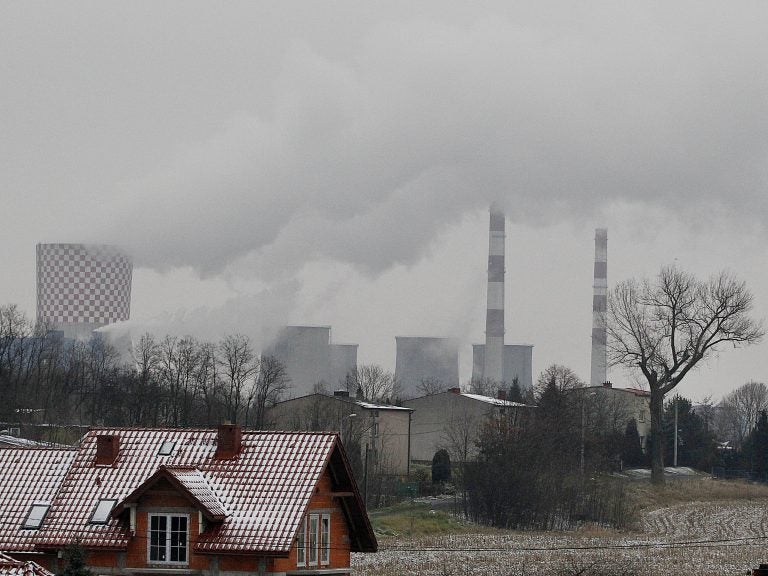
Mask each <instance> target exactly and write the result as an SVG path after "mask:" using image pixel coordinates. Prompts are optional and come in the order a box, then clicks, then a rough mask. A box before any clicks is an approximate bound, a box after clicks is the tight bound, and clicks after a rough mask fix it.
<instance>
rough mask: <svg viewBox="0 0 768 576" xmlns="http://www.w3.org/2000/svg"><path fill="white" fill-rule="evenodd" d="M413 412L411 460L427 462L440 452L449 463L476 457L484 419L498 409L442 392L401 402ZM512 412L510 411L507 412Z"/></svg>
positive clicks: (497, 412)
mask: <svg viewBox="0 0 768 576" xmlns="http://www.w3.org/2000/svg"><path fill="white" fill-rule="evenodd" d="M403 405H404V406H407V407H408V408H413V409H414V412H413V416H412V421H411V458H412V460H416V461H427V462H431V461H432V457H433V456H434V455H435V452H437V451H438V450H440V449H441V448H444V449H446V450H448V453H449V454H450V455H451V460H452V461H454V462H456V461H463V460H465V459H471V458H473V457H474V456H475V455H476V454H477V446H476V445H475V441H476V439H477V436H478V433H479V432H480V429H481V426H482V425H483V423H484V422H485V420H486V417H488V416H492V415H495V414H499V413H500V412H499V408H497V407H495V406H493V405H491V404H487V403H485V402H481V401H478V400H474V399H472V398H467V397H466V396H462V395H461V394H454V393H453V392H443V393H441V394H433V395H431V396H424V397H422V398H414V399H413V400H407V401H405V402H403ZM508 409H512V408H508Z"/></svg>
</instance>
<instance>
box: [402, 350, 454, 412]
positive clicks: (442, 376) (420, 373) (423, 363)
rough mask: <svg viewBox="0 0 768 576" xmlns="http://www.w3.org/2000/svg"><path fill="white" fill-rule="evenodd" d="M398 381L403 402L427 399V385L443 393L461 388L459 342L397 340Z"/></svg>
mask: <svg viewBox="0 0 768 576" xmlns="http://www.w3.org/2000/svg"><path fill="white" fill-rule="evenodd" d="M395 342H396V344H397V357H396V360H395V379H396V380H397V381H398V383H399V384H400V387H401V389H402V394H403V397H404V398H417V397H419V396H424V387H425V386H424V385H425V383H426V382H427V380H429V381H430V384H433V385H435V387H437V386H439V387H440V388H442V389H443V390H447V389H448V388H455V387H457V386H458V385H459V341H458V340H457V339H456V338H429V337H411V336H395Z"/></svg>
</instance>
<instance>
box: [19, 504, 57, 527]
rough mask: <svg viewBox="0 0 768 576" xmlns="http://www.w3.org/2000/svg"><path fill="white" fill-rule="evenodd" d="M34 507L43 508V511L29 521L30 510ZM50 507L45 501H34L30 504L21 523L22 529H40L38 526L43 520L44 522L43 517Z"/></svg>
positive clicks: (30, 516)
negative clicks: (38, 516)
mask: <svg viewBox="0 0 768 576" xmlns="http://www.w3.org/2000/svg"><path fill="white" fill-rule="evenodd" d="M36 508H43V513H42V514H41V515H40V518H39V519H38V518H35V520H34V521H33V522H30V521H31V520H32V512H33V511H34V510H35V509H36ZM50 509H51V505H50V504H49V503H47V502H34V503H33V504H32V505H30V507H29V510H28V511H27V515H26V516H25V517H24V523H23V524H22V525H21V529H22V530H40V527H41V526H42V525H43V522H45V517H46V516H47V515H48V511H49V510H50Z"/></svg>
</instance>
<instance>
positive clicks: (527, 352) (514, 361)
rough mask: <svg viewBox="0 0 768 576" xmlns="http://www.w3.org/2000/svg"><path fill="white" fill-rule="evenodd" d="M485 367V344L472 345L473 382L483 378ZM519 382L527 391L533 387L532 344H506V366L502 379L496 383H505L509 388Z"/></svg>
mask: <svg viewBox="0 0 768 576" xmlns="http://www.w3.org/2000/svg"><path fill="white" fill-rule="evenodd" d="M484 366H485V344H473V345H472V380H478V379H481V378H483V369H484ZM515 380H517V383H518V384H519V385H520V387H521V388H522V389H523V390H525V389H527V388H530V387H531V386H533V345H532V344H505V345H504V364H503V369H502V373H501V378H500V379H499V380H495V381H496V382H503V383H505V384H506V385H507V386H511V385H512V383H513V382H514V381H515Z"/></svg>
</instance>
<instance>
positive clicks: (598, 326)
mask: <svg viewBox="0 0 768 576" xmlns="http://www.w3.org/2000/svg"><path fill="white" fill-rule="evenodd" d="M593 288H594V293H593V296H592V372H591V377H590V383H591V384H592V386H602V385H603V384H604V383H605V382H607V381H608V373H607V362H606V343H607V337H606V336H607V335H606V329H605V326H606V322H605V315H606V312H607V309H608V230H607V229H606V228H596V229H595V274H594V284H593Z"/></svg>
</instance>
